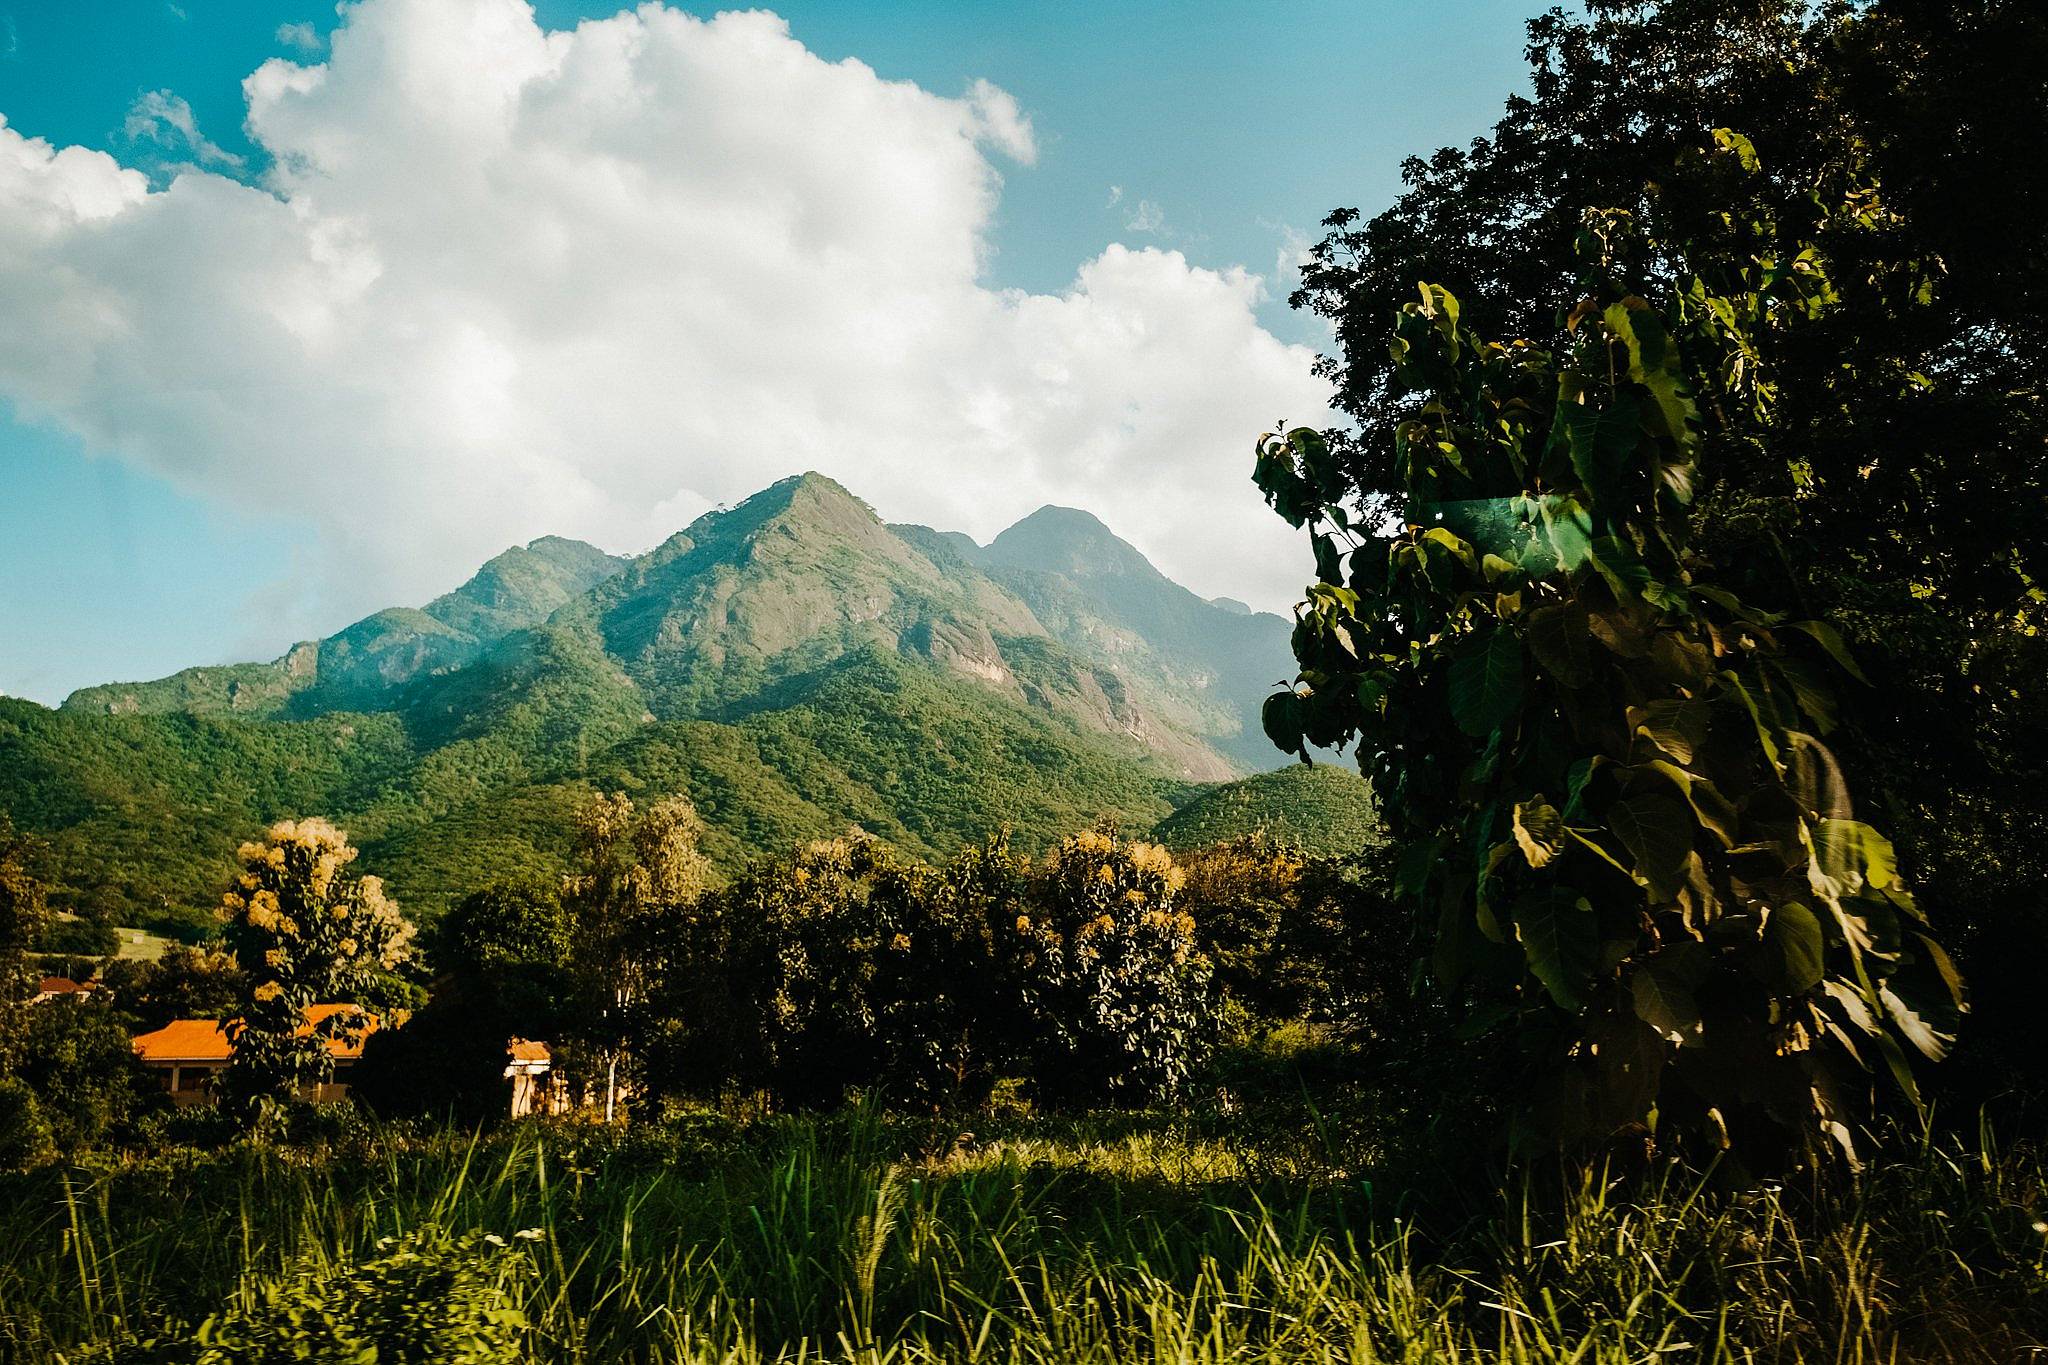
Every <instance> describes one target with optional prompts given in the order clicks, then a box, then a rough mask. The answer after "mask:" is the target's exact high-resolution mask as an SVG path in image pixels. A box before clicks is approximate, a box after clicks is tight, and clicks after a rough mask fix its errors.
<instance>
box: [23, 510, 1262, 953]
mask: <svg viewBox="0 0 2048 1365" xmlns="http://www.w3.org/2000/svg"><path fill="white" fill-rule="evenodd" d="M1279 624H1280V623H1279V622H1278V618H1275V617H1270V616H1264V617H1261V616H1256V615H1246V614H1244V613H1238V612H1232V611H1230V610H1228V609H1226V608H1223V607H1218V606H1215V605H1213V604H1211V603H1208V602H1204V601H1203V600H1202V599H1200V598H1198V597H1196V596H1195V595H1194V594H1192V593H1189V592H1187V591H1186V590H1184V589H1182V588H1180V587H1178V586H1177V585H1175V584H1173V583H1172V582H1170V581H1169V580H1167V579H1166V578H1165V577H1164V576H1163V575H1160V574H1159V573H1158V571H1157V570H1156V569H1154V568H1153V567H1152V566H1151V565H1150V564H1149V563H1147V562H1146V561H1145V559H1144V557H1143V556H1142V555H1140V554H1138V552H1137V551H1136V550H1134V549H1132V548H1131V547H1130V546H1128V545H1127V544H1125V543H1124V542H1122V541H1120V540H1118V539H1116V538H1115V537H1114V536H1113V535H1111V534H1110V533H1109V532H1108V530H1107V528H1105V527H1103V526H1102V525H1101V523H1099V522H1096V521H1095V520H1094V519H1093V518H1091V517H1087V516H1086V515H1085V514H1081V513H1072V512H1065V511H1061V510H1059V509H1048V510H1047V511H1046V512H1042V513H1039V514H1035V515H1034V516H1033V517H1032V518H1028V519H1027V520H1026V522H1025V523H1021V524H1020V527H1019V528H1013V532H1006V533H1005V535H1004V536H1003V537H999V538H998V540H997V542H996V543H995V544H993V545H991V546H990V547H988V548H987V549H986V550H984V549H982V548H981V547H978V546H976V545H975V543H974V542H973V541H972V540H971V539H969V538H967V537H965V536H960V535H956V534H947V533H940V532H930V531H924V530H922V529H920V528H914V527H897V528H892V527H889V526H886V525H884V524H883V523H882V522H881V521H880V520H879V519H878V518H877V517H876V516H875V514H874V512H873V511H872V510H871V509H869V508H868V506H867V505H866V504H865V503H863V502H861V501H860V500H859V499H858V498H856V497H854V496H853V495H852V494H851V493H849V492H848V491H847V490H845V489H844V488H841V487H840V486H839V485H838V484H836V483H834V482H832V481H831V480H830V479H826V478H823V477H821V476H818V475H805V476H802V477H800V478H794V479H786V480H784V481H782V482H781V483H778V484H776V485H774V486H773V487H771V488H769V489H767V490H765V491H764V492H762V493H760V494H758V495H756V496H755V497H753V498H750V499H748V500H746V501H745V502H743V503H741V504H740V505H738V506H736V507H734V508H732V509H730V510H721V511H718V512H715V513H712V514H709V515H707V516H705V517H702V518H700V519H699V520H698V521H697V522H696V523H694V524H693V525H691V526H690V527H688V528H686V529H685V530H683V531H681V532H678V533H677V534H676V535H675V536H673V537H671V538H670V539H669V540H668V541H667V542H665V543H664V544H663V545H662V546H660V547H659V548H657V549H656V550H654V551H653V552H651V553H649V554H647V555H644V556H641V557H640V558H638V559H636V560H631V561H619V560H615V559H613V558H612V557H611V556H608V555H605V554H603V553H602V552H601V551H598V550H596V549H594V548H592V547H590V546H587V545H582V544H579V543H578V542H574V541H566V540H559V539H555V538H544V539H542V540H537V541H534V542H533V543H532V544H530V545H528V546H525V547H523V548H515V549H513V550H508V551H507V552H505V553H504V554H502V555H499V556H498V557H497V558H495V559H493V560H491V561H490V562H489V563H488V564H486V565H484V566H483V568H482V569H480V570H479V571H478V572H477V574H476V575H475V576H473V577H472V578H471V579H470V580H469V581H468V582H467V583H465V584H464V585H463V586H462V587H461V588H459V589H457V590H456V591H455V592H453V593H450V594H448V595H446V596H444V597H441V598H438V599H436V600H435V601H433V602H430V603H428V604H427V605H426V606H425V607H422V608H418V609H414V608H393V609H389V610H386V611H381V612H378V613H375V614H374V615H372V616H369V617H366V618H365V619H363V620H362V621H359V622H357V623H355V624H354V625H351V626H349V627H347V628H345V629H343V630H341V631H338V632H336V633H335V634H333V635H331V636H328V637H326V638H325V639H323V640H320V641H315V642H309V643H307V644H303V645H299V646H295V647H294V648H293V649H292V650H291V651H289V652H288V653H287V654H286V655H285V656H284V657H283V658H281V659H278V660H275V661H273V662H272V663H269V664H245V665H244V664H237V665H228V666H225V667H218V668H197V669H188V670H186V671H185V672H183V673H180V674H177V675H174V676H173V677H170V678H166V679H160V680H158V681H156V682H149V683H136V684H116V685H109V686H107V687H98V688H88V689H85V690H83V691H81V692H79V693H76V694H74V695H73V696H72V697H71V698H70V699H68V700H67V701H66V703H65V705H64V706H63V707H62V708H60V709H59V710H56V711H51V710H48V709H45V708H43V707H39V706H35V705H33V704H30V703H26V702H18V701H6V702H0V811H4V812H5V813H7V814H9V815H10V816H12V818H13V819H14V821H15V822H16V823H17V824H18V825H20V826H21V827H22V828H23V829H25V830H27V831H29V832H31V833H34V834H37V835H39V836H41V837H42V838H43V839H44V840H45V841H46V843H47V844H48V846H49V861H50V864H51V866H50V868H49V869H48V870H49V872H50V874H51V876H52V879H53V881H54V882H55V884H56V887H57V900H58V902H59V904H61V905H64V906H66V907H76V908H78V909H80V910H81V911H83V912H85V913H88V914H91V915H94V916H96V917H102V918H105V919H108V920H111V921H114V922H118V923H128V924H143V925H157V926H162V927H165V928H167V929H180V928H182V929H184V930H186V931H188V932H190V931H196V930H199V929H201V928H203V927H204V926H205V925H206V923H207V914H208V912H209V910H210V907H211V906H212V905H213V903H214V902H215V900H216V899H217V898H218V895H219V892H220V889H221V887H222V886H223V885H224V882H225V879H226V876H227V873H228V869H229V867H230V864H231V859H232V855H233V853H234V850H235V847H236V846H237V845H238V844H239V843H240V842H241V841H242V840H244V839H247V838H250V837H252V836H254V835H255V834H257V833H258V832H259V831H260V830H261V829H262V828H263V827H264V826H265V825H266V824H267V823H269V822H270V821H273V820H275V819H279V818H283V817H287V816H299V815H308V814H320V815H325V816H328V817H330V818H332V819H334V820H336V821H337V822H339V823H341V824H342V825H343V826H344V827H346V828H347V829H348V830H349V831H350V833H351V835H352V836H353V837H354V838H355V840H356V842H357V843H358V845H359V846H360V847H361V848H362V850H363V867H364V870H366V871H371V872H375V873H378V874H380V875H382V876H384V877H385V878H386V879H387V880H388V881H389V882H390V884H391V886H392V888H393V890H394V892H395V893H396V894H397V895H398V896H399V897H400V898H401V900H402V901H404V902H406V903H407V904H409V905H410V906H411V908H412V909H413V910H414V911H415V912H416V913H418V914H421V915H423V916H428V917H431V916H432V915H433V914H435V913H437V912H438V911H439V910H440V909H441V908H443V907H445V906H446V905H447V904H449V903H450V902H451V901H452V900H454V899H456V898H458V897H460V896H462V895H464V894H466V893H467V892H468V891H470V890H473V889H475V888H477V887H479V886H482V885H485V884H488V883H490V882H492V881H499V880H505V879H517V878H536V879H543V880H544V879H548V878H552V877H553V876H555V875H558V874H559V872H560V871H561V869H562V867H563V860H564V857H565V855H566V853H567V851H568V842H569V839H570V837H571V831H572V829H573V825H574V813H575V811H576V808H577V806H578V805H579V804H580V803H581V802H582V801H583V800H584V799H585V798H586V796H587V794H588V793H589V792H590V791H592V790H597V789H603V790H623V791H627V792H630V793H633V794H635V795H638V796H642V797H653V796H658V795H662V794H665V793H669V792H681V793H685V794H687V795H688V796H689V797H690V798H691V799H692V800H693V801H694V802H695V803H696V804H697V806H698V809H699V810H700V811H701V812H702V814H703V816H704V819H705V822H706V825H707V836H706V848H707V852H709V854H710V855H711V856H712V858H713V859H714V861H715V862H716V863H717V864H719V865H720V866H721V867H723V868H726V869H735V868H738V867H740V866H742V865H744V864H745V863H746V862H747V861H748V860H750V859H752V858H755V857H759V856H762V855H763V854H769V853H775V852H779V851H781V850H784V849H786V848H788V847H789V846H790V845H792V844H795V843H799V842H801V841H804V840H808V839H812V838H817V837H820V836H825V835H832V834H838V833H841V832H844V831H845V830H846V829H847V828H849V827H850V826H858V827H860V828H862V829H865V830H867V831H869V832H870V833H873V834H874V835H876V836H878V837H880V838H882V839H885V840H887V841H889V842H890V843H892V844H895V845H897V846H899V847H900V848H902V849H903V850H904V851H905V852H906V853H910V854H914V855H917V856H920V857H940V856H943V855H945V854H947V853H950V852H952V851H953V850H955V849H957V848H958V847H959V846H960V845H961V844H962V843H963V842H966V841H969V840H974V839H979V838H982V837H985V836H986V835H987V834H989V833H991V832H993V831H995V830H998V829H1004V828H1007V829H1009V830H1011V831H1012V836H1013V839H1014V841H1015V843H1016V844H1017V845H1018V846H1020V847H1022V848H1024V849H1033V848H1037V847H1040V846H1043V845H1044V844H1046V843H1048V842H1050V841H1051V840H1053V839H1056V838H1057V837H1059V836H1060V835H1062V834H1065V833H1067V832H1069V831H1071V830H1073V829H1075V828H1077V827H1080V826H1083V825H1086V824H1088V823H1089V822H1091V821H1093V820H1095V819H1096V818H1098V817H1100V816H1104V815H1109V816H1114V817H1115V818H1116V819H1117V820H1119V821H1120V822H1122V823H1123V824H1125V825H1126V826H1135V827H1139V828H1144V827H1149V826H1150V825H1152V824H1153V823H1154V822H1156V821H1159V820H1160V819H1161V818H1162V817H1165V816H1167V815H1168V814H1169V813H1170V812H1171V811H1172V810H1173V807H1174V805H1175V804H1176V802H1179V801H1183V800H1186V799H1187V798H1188V797H1189V796H1190V795H1192V794H1193V793H1195V792H1196V791H1198V790H1199V789H1200V784H1201V783H1202V782H1204V781H1209V780H1214V779H1217V778H1227V777H1232V776H1235V775H1237V774H1238V773H1241V772H1242V771H1244V768H1245V767H1246V766H1250V762H1240V763H1233V762H1232V761H1231V760H1230V759H1228V758H1226V757H1224V755H1223V753H1221V752H1219V748H1220V747H1223V748H1230V749H1232V750H1233V751H1235V752H1240V753H1244V754H1246V755H1249V756H1250V758H1251V759H1252V760H1255V761H1257V762H1265V761H1269V760H1268V755H1267V754H1266V753H1265V751H1264V750H1263V749H1262V748H1254V747H1253V746H1251V745H1249V744H1248V743H1247V742H1246V740H1245V737H1244V735H1243V734H1242V733H1241V731H1242V728H1243V717H1242V715H1241V712H1242V710H1243V709H1244V708H1243V705H1242V703H1243V702H1244V701H1245V698H1243V697H1233V696H1231V695H1225V694H1226V693H1227V692H1228V691H1229V689H1230V688H1236V689H1237V690H1238V691H1243V692H1246V695H1247V696H1249V680H1250V679H1253V678H1257V679H1259V680H1260V689H1261V694H1262V690H1263V688H1264V686H1265V685H1267V684H1269V683H1270V682H1271V680H1272V678H1273V677H1278V676H1280V675H1281V674H1282V673H1284V672H1285V671H1286V669H1287V666H1288V663H1289V662H1290V661H1289V660H1288V659H1287V658H1286V651H1285V638H1284V630H1282V631H1280V632H1279V633H1278V635H1277V636H1276V635H1275V627H1277V626H1279ZM1233 651H1234V656H1233V657H1234V658H1235V662H1234V663H1231V664H1229V666H1228V667H1226V666H1225V664H1224V663H1222V662H1219V659H1220V658H1221V653H1229V652H1233ZM1219 652H1221V653H1219ZM1232 669H1234V670H1235V671H1234V672H1233V671H1231V670H1232ZM1268 675H1270V676H1268ZM1219 680H1221V682H1220V683H1219ZM1225 684H1227V686H1225ZM1259 743H1260V744H1261V745H1262V744H1263V741H1259ZM1285 780H1286V781H1294V780H1295V779H1291V778H1290V779H1285Z"/></svg>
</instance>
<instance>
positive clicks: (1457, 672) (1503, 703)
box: [1450, 628, 1522, 739]
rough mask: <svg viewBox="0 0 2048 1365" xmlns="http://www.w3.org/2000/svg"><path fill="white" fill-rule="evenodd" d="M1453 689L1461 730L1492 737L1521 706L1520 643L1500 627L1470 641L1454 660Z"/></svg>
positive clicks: (1454, 716)
mask: <svg viewBox="0 0 2048 1365" xmlns="http://www.w3.org/2000/svg"><path fill="white" fill-rule="evenodd" d="M1450 690H1451V718H1452V719H1453V720H1455V721H1456V722H1457V724H1458V728H1459V729H1460V730H1463V731H1464V732H1465V733H1466V734H1468V735H1472V736H1474V737H1476V738H1482V739H1483V738H1485V737H1486V736H1487V735H1489V734H1492V733H1493V732H1494V731H1495V730H1497V729H1499V728H1500V727H1501V726H1502V725H1504V724H1505V723H1506V722H1507V720H1508V719H1509V718H1510V717H1511V716H1513V715H1514V714H1515V710H1516V708H1518V707H1519V706H1520V705H1521V704H1522V645H1521V642H1520V641H1518V640H1517V639H1515V637H1514V635H1513V633H1512V632H1510V631H1507V630H1503V629H1499V628H1494V629H1489V630H1486V631H1484V632H1482V633H1480V634H1477V635H1473V636H1471V637H1469V638H1467V639H1466V640H1465V641H1463V642H1462V643H1461V644H1460V645H1459V646H1458V649H1457V652H1456V653H1455V654H1454V655H1453V656H1452V658H1451V676H1450Z"/></svg>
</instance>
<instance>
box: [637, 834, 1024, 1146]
mask: <svg viewBox="0 0 2048 1365" xmlns="http://www.w3.org/2000/svg"><path fill="white" fill-rule="evenodd" d="M989 868H1007V861H1006V859H1004V857H1003V855H1002V854H1001V853H1000V851H997V852H996V853H994V854H993V855H990V854H986V853H984V854H981V855H969V856H967V857H964V858H963V859H960V860H956V862H955V863H954V864H953V865H951V866H949V867H948V868H946V869H943V870H941V869H934V868H931V867H928V866H925V865H923V864H919V863H905V862H902V861H900V860H898V859H896V858H895V857H893V856H892V855H891V854H889V853H888V851H887V850H885V849H884V848H882V846H881V845H880V844H878V843H876V842H875V841H874V840H872V839H867V838H860V837H856V838H846V839H830V840H823V841H820V842H817V843H813V844H811V845H809V846H807V847H806V848H804V849H802V850H801V851H799V852H798V853H797V854H795V855H794V856H793V857H791V858H789V859H787V860H785V861H781V862H775V863H764V864H760V865H757V866H756V867H754V868H752V869H751V870H749V872H748V873H747V874H746V875H745V876H743V877H741V878H740V879H739V880H738V881H736V882H734V883H733V884H732V885H731V886H729V887H726V888H725V889H723V890H720V891H716V892H712V893H710V894H708V895H706V896H704V897H702V898H701V899H699V900H697V901H695V902H692V903H687V904H680V905H676V906H672V907H669V908H668V909H667V910H665V911H664V912H662V913H661V914H660V915H659V916H657V917H656V918H655V919H654V921H653V922H652V923H651V925H650V931H649V937H648V947H649V950H650V953H651V961H653V962H654V963H656V964H658V965H657V967H656V974H657V978H658V980H659V983H660V984H659V985H658V986H657V987H656V988H655V991H654V993H653V995H652V996H651V997H650V999H649V1000H648V1002H647V1007H646V1009H645V1011H644V1012H643V1033H644V1034H645V1035H646V1036H647V1037H648V1038H649V1043H648V1051H649V1054H650V1058H651V1059H652V1066H651V1074H652V1076H653V1077H654V1079H655V1081H656V1083H657V1085H659V1086H660V1087H662V1088H665V1089H669V1090H695V1091H699V1092H702V1091H706V1090H716V1089H720V1088H723V1087H727V1086H739V1087H741V1088H745V1089H761V1090H766V1091H768V1092H769V1093H770V1094H771V1095H773V1096H774V1097H775V1098H776V1099H778V1100H779V1101H781V1102H783V1103H788V1104H796V1105H823V1104H831V1103H836V1102H837V1101H838V1100H839V1099H840V1098H841V1097H842V1096H843V1095H844V1094H845V1093H846V1092H847V1091H848V1090H849V1089H855V1088H868V1087H880V1088H882V1089H884V1090H886V1091H888V1092H889V1093H890V1094H891V1095H893V1096H896V1097H898V1098H899V1099H903V1100H908V1101H911V1102H914V1103H925V1104H936V1103H948V1102H954V1103H957V1102H975V1101H978V1100H979V1099H981V1098H982V1097H983V1096H985V1095H986V1094H987V1091H988V1087H989V1086H990V1085H991V1084H992V1083H993V1079H994V1077H993V1071H992V1067H991V1063H992V1061H993V1057H992V1055H991V1053H990V1050H989V1048H988V1047H987V1046H986V1045H985V1041H984V1033H985V1024H986V1019H985V1009H984V1003H985V1001H984V996H985V994H986V989H987V986H988V984H989V982H988V972H987V967H988V946H987V934H986V931H985V928H984V917H983V916H982V915H981V914H980V913H978V911H977V908H976V907H977V904H978V902H977V900H976V895H977V893H978V890H979V889H980V888H982V887H983V886H984V884H985V883H986V881H987V880H988V879H987V877H986V876H984V875H982V873H984V872H985V871H986V870H987V869H989Z"/></svg>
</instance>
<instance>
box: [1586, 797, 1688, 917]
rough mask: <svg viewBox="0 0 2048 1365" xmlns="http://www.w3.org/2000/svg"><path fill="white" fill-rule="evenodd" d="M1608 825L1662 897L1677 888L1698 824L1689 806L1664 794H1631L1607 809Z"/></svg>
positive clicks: (1683, 872)
mask: <svg viewBox="0 0 2048 1365" xmlns="http://www.w3.org/2000/svg"><path fill="white" fill-rule="evenodd" d="M1607 827H1608V828H1609V829H1611V830H1613V831H1614V833H1615V837H1616V838H1618V839H1620V840H1621V842H1622V846H1623V847H1625V848H1626V849H1628V851H1629V852H1630V853H1631V854H1632V855H1634V857H1635V860H1636V871H1637V872H1638V873H1639V874H1640V875H1641V876H1642V878H1643V879H1644V880H1645V881H1646V882H1648V883H1649V885H1650V889H1651V890H1652V891H1653V892H1655V893H1656V894H1657V895H1658V896H1660V897H1662V896H1670V895H1672V894H1674V893H1675V892H1676V891H1677V890H1678V887H1679V884H1680V883H1681V882H1683V881H1684V880H1685V859H1686V855H1687V854H1689V853H1691V852H1692V841H1693V831H1694V830H1695V829H1697V828H1698V827H1699V826H1698V822H1697V821H1696V820H1694V819H1693V814H1692V812H1691V811H1690V810H1688V809H1686V808H1685V807H1684V806H1682V805H1680V804H1679V803H1678V802H1676V801H1673V800H1671V799H1670V798H1669V797H1665V796H1651V795H1642V796H1631V797H1629V798H1628V799H1627V800H1626V801H1622V802H1618V803H1617V804H1616V805H1615V806H1614V808H1613V809H1612V810H1610V811H1608V813H1607Z"/></svg>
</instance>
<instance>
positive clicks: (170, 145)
mask: <svg viewBox="0 0 2048 1365" xmlns="http://www.w3.org/2000/svg"><path fill="white" fill-rule="evenodd" d="M122 131H123V132H125V133H127V134H128V136H129V137H130V138H132V139H134V140H135V141H138V142H145V141H146V142H154V143H156V144H157V145H158V146H160V147H163V148H165V149H167V150H169V151H171V152H172V153H183V152H189V153H190V154H191V156H192V158H193V160H194V161H195V162H197V163H198V164H199V165H201V166H225V167H228V168H230V169H237V170H239V169H240V168H241V166H242V158H241V157H239V156H237V155H236V154H235V153H233V152H231V151H228V150H227V149H226V148H224V147H220V146H217V145H215V144H214V143H212V142H210V141H208V140H207V138H206V135H205V134H203V133H201V132H200V131H199V121H198V120H197V119H195V118H194V117H193V116H192V106H191V105H189V104H187V103H186V102H185V101H184V99H183V98H182V97H181V96H178V95H174V94H172V93H171V92H170V91H168V90H152V91H150V92H149V93H148V94H146V95H143V96H142V97H141V98H140V99H138V100H136V101H135V103H134V104H132V105H130V106H129V107H128V121H127V122H126V123H125V124H123V125H122Z"/></svg>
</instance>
